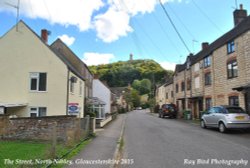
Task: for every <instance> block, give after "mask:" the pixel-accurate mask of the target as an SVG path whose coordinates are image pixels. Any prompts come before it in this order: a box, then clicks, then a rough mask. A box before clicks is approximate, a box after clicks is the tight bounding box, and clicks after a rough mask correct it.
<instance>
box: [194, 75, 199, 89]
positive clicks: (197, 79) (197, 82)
mask: <svg viewBox="0 0 250 168" xmlns="http://www.w3.org/2000/svg"><path fill="white" fill-rule="evenodd" d="M194 87H195V88H196V89H198V88H200V77H199V76H197V77H195V78H194Z"/></svg>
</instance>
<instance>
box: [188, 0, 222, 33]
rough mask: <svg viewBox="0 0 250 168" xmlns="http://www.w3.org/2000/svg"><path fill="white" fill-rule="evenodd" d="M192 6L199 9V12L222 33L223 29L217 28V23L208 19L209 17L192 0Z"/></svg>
mask: <svg viewBox="0 0 250 168" xmlns="http://www.w3.org/2000/svg"><path fill="white" fill-rule="evenodd" d="M192 2H193V4H194V6H195V7H196V8H197V9H198V10H199V11H200V13H201V14H202V15H203V16H204V17H205V18H206V19H207V20H208V21H209V22H210V23H211V24H212V25H213V26H214V27H215V28H216V29H217V30H218V31H219V32H220V33H223V31H222V30H221V29H220V28H219V26H217V24H216V23H215V22H214V21H213V20H212V19H210V17H209V16H208V15H207V14H206V13H205V12H204V11H203V10H202V9H201V7H199V5H198V4H197V3H196V2H195V1H194V0H192Z"/></svg>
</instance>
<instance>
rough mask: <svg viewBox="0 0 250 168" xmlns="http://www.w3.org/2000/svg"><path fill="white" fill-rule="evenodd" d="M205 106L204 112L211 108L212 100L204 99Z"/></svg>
mask: <svg viewBox="0 0 250 168" xmlns="http://www.w3.org/2000/svg"><path fill="white" fill-rule="evenodd" d="M205 106H206V110H209V109H210V108H211V107H212V98H210V97H209V98H206V99H205Z"/></svg>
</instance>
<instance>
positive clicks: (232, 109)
mask: <svg viewBox="0 0 250 168" xmlns="http://www.w3.org/2000/svg"><path fill="white" fill-rule="evenodd" d="M227 112H228V113H246V112H245V111H244V110H243V109H242V108H239V107H228V108H227Z"/></svg>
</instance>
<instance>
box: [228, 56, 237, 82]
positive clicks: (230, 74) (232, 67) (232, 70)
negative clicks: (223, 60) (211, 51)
mask: <svg viewBox="0 0 250 168" xmlns="http://www.w3.org/2000/svg"><path fill="white" fill-rule="evenodd" d="M234 63H236V65H234ZM235 67H236V71H235ZM236 77H238V62H237V60H232V61H230V62H228V63H227V78H228V79H232V78H236Z"/></svg>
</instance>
